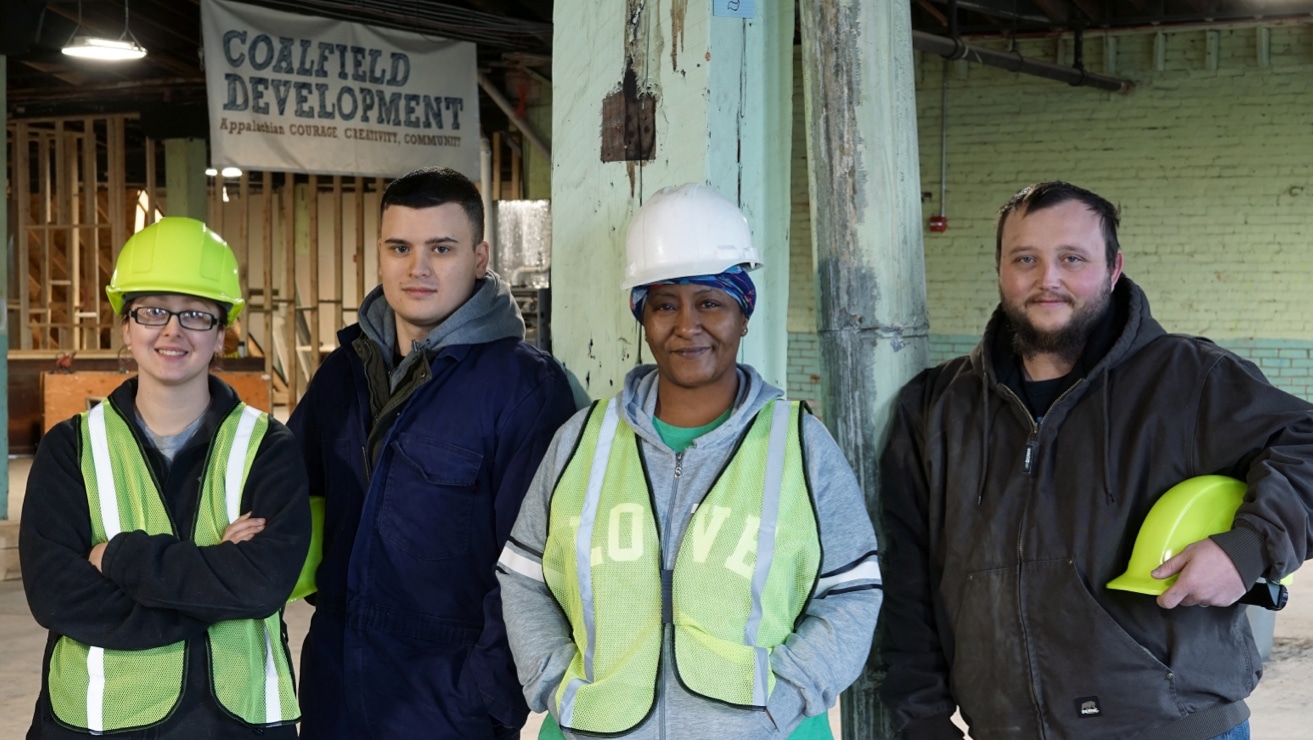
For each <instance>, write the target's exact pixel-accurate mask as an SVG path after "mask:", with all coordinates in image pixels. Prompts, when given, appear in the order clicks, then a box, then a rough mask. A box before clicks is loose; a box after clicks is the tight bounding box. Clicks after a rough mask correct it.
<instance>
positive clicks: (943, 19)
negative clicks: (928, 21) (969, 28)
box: [916, 0, 948, 28]
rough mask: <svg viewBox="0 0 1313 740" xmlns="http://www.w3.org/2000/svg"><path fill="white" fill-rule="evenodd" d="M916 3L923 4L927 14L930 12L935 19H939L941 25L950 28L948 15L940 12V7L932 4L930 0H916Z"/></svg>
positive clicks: (922, 7)
mask: <svg viewBox="0 0 1313 740" xmlns="http://www.w3.org/2000/svg"><path fill="white" fill-rule="evenodd" d="M916 4H917V5H919V6H921V10H924V11H925V12H926V13H927V14H929V15H930V17H931V18H934V19H935V20H937V21H939V25H941V26H943V27H944V28H948V16H946V15H944V14H943V13H942V12H940V10H939V8H936V7H935V6H934V5H931V4H930V0H916Z"/></svg>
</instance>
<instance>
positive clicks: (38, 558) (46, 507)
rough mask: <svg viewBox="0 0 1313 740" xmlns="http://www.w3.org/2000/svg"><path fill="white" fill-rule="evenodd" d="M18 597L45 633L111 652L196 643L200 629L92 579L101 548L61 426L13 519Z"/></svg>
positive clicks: (74, 454) (74, 451)
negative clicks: (20, 583) (21, 594)
mask: <svg viewBox="0 0 1313 740" xmlns="http://www.w3.org/2000/svg"><path fill="white" fill-rule="evenodd" d="M20 527H21V528H22V534H21V536H20V538H19V550H20V555H21V558H22V561H23V576H24V578H23V580H24V591H25V592H26V594H27V602H28V606H29V608H31V610H32V615H33V617H35V618H36V621H37V622H38V623H39V624H40V625H41V626H42V627H45V628H46V629H49V630H52V631H54V632H56V633H59V634H61V635H66V636H68V637H71V638H72V639H74V640H77V641H79V642H82V643H85V644H88V645H96V646H98V647H104V648H112V649H116V650H144V649H147V648H154V647H159V646H161V645H168V644H171V643H174V642H178V641H180V640H186V639H188V638H190V637H194V636H196V635H199V634H201V633H203V632H204V631H205V628H206V626H207V625H206V624H205V623H204V622H201V621H199V620H195V619H191V618H190V617H187V616H185V615H183V614H180V613H179V612H177V611H174V610H172V609H154V608H148V607H145V606H143V605H141V604H139V603H137V602H136V601H134V600H133V599H132V598H131V597H130V596H128V594H126V593H125V592H124V591H123V589H121V588H119V587H118V586H117V585H116V584H115V583H113V582H112V581H110V580H109V579H107V578H105V577H104V576H103V575H101V574H100V572H98V568H99V566H100V558H101V556H102V555H103V554H104V552H105V549H106V546H105V544H104V543H102V544H99V545H95V546H93V545H92V542H91V518H90V512H89V511H88V504H87V493H86V488H85V487H84V486H83V483H82V474H81V468H80V466H79V463H78V441H77V427H76V425H75V424H74V423H70V422H64V423H63V424H60V425H58V426H56V427H55V428H53V429H52V430H51V431H50V432H49V433H47V434H46V436H45V438H44V439H42V441H41V447H40V448H39V449H38V450H37V456H36V459H35V460H34V461H33V463H32V471H31V473H30V474H29V476H28V493H27V496H26V498H25V499H24V500H23V515H22V517H21V519H20Z"/></svg>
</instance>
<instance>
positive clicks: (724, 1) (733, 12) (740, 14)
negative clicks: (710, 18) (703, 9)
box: [711, 0, 757, 18]
mask: <svg viewBox="0 0 1313 740" xmlns="http://www.w3.org/2000/svg"><path fill="white" fill-rule="evenodd" d="M711 14H712V15H719V16H723V17H726V18H756V17H757V2H756V0H713V1H712V3H711Z"/></svg>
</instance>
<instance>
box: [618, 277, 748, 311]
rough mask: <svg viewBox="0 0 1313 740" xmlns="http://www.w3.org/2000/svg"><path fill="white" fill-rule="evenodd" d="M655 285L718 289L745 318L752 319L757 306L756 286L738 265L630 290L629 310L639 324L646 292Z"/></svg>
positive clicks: (639, 286)
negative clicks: (725, 294)
mask: <svg viewBox="0 0 1313 740" xmlns="http://www.w3.org/2000/svg"><path fill="white" fill-rule="evenodd" d="M657 285H705V286H707V287H709V288H720V289H721V290H723V291H725V292H726V293H728V294H729V296H730V297H731V298H733V299H734V301H735V302H736V303H738V304H739V308H741V309H743V316H744V317H745V318H752V309H753V308H755V307H756V305H757V286H756V285H754V284H753V282H752V278H751V277H749V276H748V273H747V271H745V270H744V269H743V268H742V267H740V266H738V265H734V266H733V267H731V268H729V269H728V270H726V271H724V272H722V273H720V274H718V275H693V276H691V277H681V278H672V279H670V280H658V281H657V282H655V283H648V284H647V285H638V286H635V287H633V288H631V289H630V291H629V310H630V312H632V313H633V314H634V318H636V319H638V321H639V323H642V322H643V304H644V303H646V302H647V291H648V289H649V288H652V287H654V286H657Z"/></svg>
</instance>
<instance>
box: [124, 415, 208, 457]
mask: <svg viewBox="0 0 1313 740" xmlns="http://www.w3.org/2000/svg"><path fill="white" fill-rule="evenodd" d="M204 418H205V414H201V415H200V416H198V417H196V419H195V421H193V422H192V423H190V424H188V425H187V428H186V429H183V430H182V431H181V432H178V433H177V434H165V435H161V434H156V433H155V432H154V430H152V429H151V428H150V426H149V425H147V424H146V420H145V419H142V418H141V412H137V422H138V423H140V424H141V428H142V429H145V430H146V436H147V437H149V438H150V441H151V444H153V445H155V449H157V450H159V451H160V454H162V455H164V459H165V460H168V461H169V463H170V464H172V463H173V456H174V455H176V454H178V450H181V449H182V447H183V445H185V444H187V441H188V440H190V439H191V436H192V435H193V434H195V433H196V430H197V429H199V428H200V426H201V419H204Z"/></svg>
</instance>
